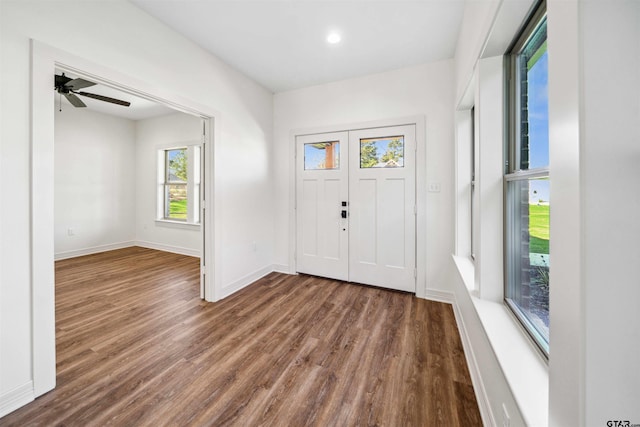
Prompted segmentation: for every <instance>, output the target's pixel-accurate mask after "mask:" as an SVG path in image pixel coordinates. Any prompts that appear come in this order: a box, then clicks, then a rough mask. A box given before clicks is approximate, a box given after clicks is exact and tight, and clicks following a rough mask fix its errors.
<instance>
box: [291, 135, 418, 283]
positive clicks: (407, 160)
mask: <svg viewBox="0 0 640 427" xmlns="http://www.w3.org/2000/svg"><path fill="white" fill-rule="evenodd" d="M296 144H297V147H296V149H297V161H296V166H297V183H296V184H297V194H296V196H297V211H296V212H297V252H296V253H297V257H296V262H297V271H299V272H301V273H308V274H313V275H318V276H323V277H330V278H335V279H340V280H347V281H350V282H357V283H363V284H368V285H375V286H381V287H385V288H391V289H398V290H403V291H409V292H415V267H416V265H415V259H416V252H415V245H416V238H415V227H416V224H415V218H416V217H415V184H416V183H415V148H416V135H415V126H414V125H406V126H392V127H385V128H374V129H362V130H355V131H349V132H339V133H326V134H317V135H305V136H300V137H297V139H296Z"/></svg>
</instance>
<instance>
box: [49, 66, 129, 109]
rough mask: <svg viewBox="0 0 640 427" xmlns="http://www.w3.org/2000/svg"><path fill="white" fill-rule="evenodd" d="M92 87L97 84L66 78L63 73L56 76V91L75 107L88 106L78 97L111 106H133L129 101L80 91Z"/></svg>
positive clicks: (80, 79)
mask: <svg viewBox="0 0 640 427" xmlns="http://www.w3.org/2000/svg"><path fill="white" fill-rule="evenodd" d="M90 86H95V83H94V82H90V81H89V80H85V79H82V78H77V79H72V78H70V77H67V76H65V75H64V73H62V74H61V75H58V74H56V75H55V86H54V88H55V90H56V91H57V92H58V93H59V94H60V95H64V97H65V98H67V100H68V101H69V102H70V103H71V105H73V106H74V107H77V108H82V107H86V106H87V104H85V103H84V102H82V100H81V99H80V98H78V96H77V95H80V96H86V97H87V98H93V99H97V100H98V101H104V102H110V103H111V104H116V105H122V106H124V107H128V106H130V105H131V103H130V102H128V101H122V100H120V99H115V98H110V97H108V96H103V95H97V94H95V93H88V92H81V91H79V90H80V89H84V88H86V87H90Z"/></svg>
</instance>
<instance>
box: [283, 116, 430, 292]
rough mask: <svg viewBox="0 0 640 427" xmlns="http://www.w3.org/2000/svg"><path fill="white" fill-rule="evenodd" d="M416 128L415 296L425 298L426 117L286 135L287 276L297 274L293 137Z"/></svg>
mask: <svg viewBox="0 0 640 427" xmlns="http://www.w3.org/2000/svg"><path fill="white" fill-rule="evenodd" d="M402 125H415V127H416V206H417V211H418V212H417V214H416V268H417V278H416V296H417V297H419V298H426V295H427V284H426V277H427V273H426V272H427V265H426V261H427V144H426V119H425V116H422V115H415V116H408V117H399V118H392V119H384V120H374V121H370V122H356V123H347V124H341V125H333V126H321V127H314V128H303V129H294V130H292V131H291V132H290V133H289V171H290V174H289V273H291V274H296V270H297V267H296V250H297V248H296V244H297V230H296V222H297V221H296V137H298V136H304V135H313V134H318V133H330V132H344V131H354V130H362V129H372V128H382V127H391V126H402Z"/></svg>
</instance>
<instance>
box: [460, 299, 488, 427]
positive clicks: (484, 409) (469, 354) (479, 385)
mask: <svg viewBox="0 0 640 427" xmlns="http://www.w3.org/2000/svg"><path fill="white" fill-rule="evenodd" d="M453 315H454V317H455V318H456V324H457V325H458V331H459V333H460V340H461V341H462V348H463V349H464V355H465V359H466V360H467V368H468V369H469V374H470V376H471V382H472V384H473V390H474V392H475V395H476V401H477V402H478V409H479V410H480V416H481V417H482V424H483V425H485V426H496V425H498V424H497V423H496V419H495V417H494V415H493V412H492V411H491V404H490V402H489V395H488V394H487V390H486V389H485V387H484V382H483V381H482V375H480V368H479V367H478V360H477V359H476V355H475V353H474V352H473V345H472V344H471V339H470V338H469V334H468V332H467V328H466V327H465V325H464V317H463V316H462V312H461V311H460V307H459V306H458V301H456V300H455V295H454V302H453Z"/></svg>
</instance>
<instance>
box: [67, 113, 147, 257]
mask: <svg viewBox="0 0 640 427" xmlns="http://www.w3.org/2000/svg"><path fill="white" fill-rule="evenodd" d="M134 159H135V122H133V121H132V120H127V119H123V118H119V117H113V116H108V115H106V114H100V113H96V112H92V111H89V110H86V109H80V108H74V107H71V106H67V107H64V108H63V111H59V108H58V107H56V109H55V178H54V180H55V193H54V198H55V203H54V207H55V210H54V241H55V254H56V258H58V259H60V258H65V257H72V256H78V255H82V254H86V253H91V252H99V251H101V250H106V249H109V248H114V247H117V246H119V245H125V246H126V245H130V244H131V242H132V241H133V240H134V238H135V223H134V221H133V218H134V214H135V161H134ZM69 229H72V230H73V232H74V235H73V236H70V235H69V233H68V230H69Z"/></svg>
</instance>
